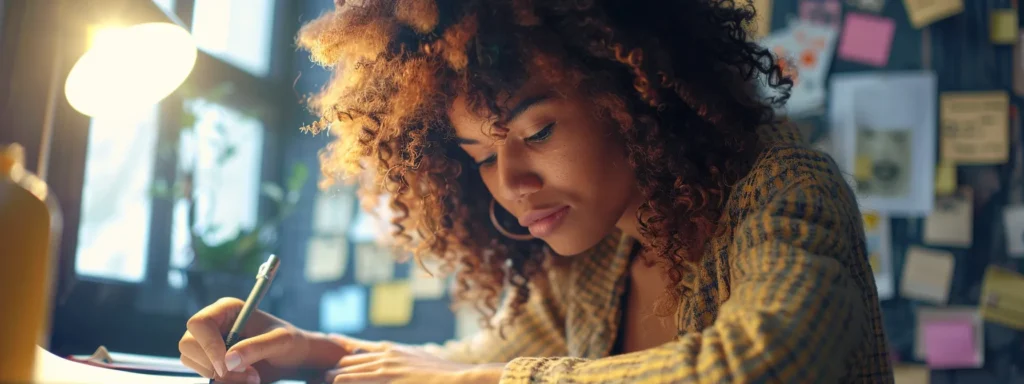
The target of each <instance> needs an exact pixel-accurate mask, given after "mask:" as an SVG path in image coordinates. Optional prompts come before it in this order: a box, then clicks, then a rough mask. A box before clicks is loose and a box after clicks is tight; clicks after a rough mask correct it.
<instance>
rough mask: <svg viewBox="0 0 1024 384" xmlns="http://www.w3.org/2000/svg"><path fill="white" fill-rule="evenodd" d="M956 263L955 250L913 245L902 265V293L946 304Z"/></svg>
mask: <svg viewBox="0 0 1024 384" xmlns="http://www.w3.org/2000/svg"><path fill="white" fill-rule="evenodd" d="M953 266H954V260H953V254H952V253H949V252H946V251H940V250H935V249H927V248H922V247H915V246H911V247H910V248H909V249H908V250H907V257H906V261H905V262H904V265H903V279H902V281H901V284H900V295H902V296H903V297H905V298H908V299H917V300H921V301H926V302H930V303H934V304H943V305H945V304H946V302H947V301H949V288H950V283H951V282H952V280H953Z"/></svg>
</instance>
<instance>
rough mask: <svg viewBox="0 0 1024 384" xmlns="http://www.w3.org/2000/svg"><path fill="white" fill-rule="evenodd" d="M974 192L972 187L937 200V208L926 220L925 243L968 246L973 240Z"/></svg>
mask: <svg viewBox="0 0 1024 384" xmlns="http://www.w3.org/2000/svg"><path fill="white" fill-rule="evenodd" d="M973 224H974V194H973V193H972V192H971V188H970V187H963V188H961V190H960V192H959V193H957V194H956V195H955V196H943V197H940V198H937V199H936V200H935V208H934V209H933V210H932V213H930V214H929V215H928V217H927V218H925V220H924V243H925V244H928V245H936V246H943V247H959V248H968V247H970V246H971V242H972V241H973V240H972V239H973V226H974V225H973Z"/></svg>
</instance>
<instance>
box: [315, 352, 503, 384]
mask: <svg viewBox="0 0 1024 384" xmlns="http://www.w3.org/2000/svg"><path fill="white" fill-rule="evenodd" d="M365 349H368V350H366V351H364V352H362V353H357V354H352V355H347V356H345V357H343V358H341V360H340V361H338V366H337V368H335V369H332V370H330V371H327V375H326V377H325V378H324V379H325V382H326V383H335V384H340V383H359V384H364V383H365V384H369V383H398V384H401V383H415V384H433V383H439V384H441V383H443V384H458V383H475V382H481V383H484V382H492V383H497V382H498V379H499V378H500V377H501V367H500V366H496V367H490V366H478V365H474V364H464V363H457V362H453V361H448V360H444V359H441V358H439V357H437V356H434V355H432V354H429V353H427V352H425V351H423V350H420V349H417V348H410V347H406V346H400V345H394V344H390V343H373V345H367V346H366V348H365Z"/></svg>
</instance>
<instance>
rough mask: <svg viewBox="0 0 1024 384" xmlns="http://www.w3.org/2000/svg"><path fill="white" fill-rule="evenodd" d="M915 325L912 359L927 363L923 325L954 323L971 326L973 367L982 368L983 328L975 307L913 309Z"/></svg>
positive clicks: (922, 307) (926, 344)
mask: <svg viewBox="0 0 1024 384" xmlns="http://www.w3.org/2000/svg"><path fill="white" fill-rule="evenodd" d="M915 312H916V315H917V316H916V317H917V323H916V324H915V326H914V332H915V334H914V358H916V359H917V360H921V361H927V356H928V343H927V341H928V338H927V337H926V335H925V329H926V328H925V325H927V324H931V323H941V322H954V323H966V324H970V325H971V329H972V331H973V332H974V337H973V339H974V345H973V347H972V350H973V351H974V356H973V359H972V361H973V362H974V364H975V366H978V367H980V366H982V365H984V362H985V353H984V351H985V327H984V322H983V321H982V319H981V314H980V313H979V312H978V308H977V307H969V306H953V307H925V306H918V307H917V308H916V309H915Z"/></svg>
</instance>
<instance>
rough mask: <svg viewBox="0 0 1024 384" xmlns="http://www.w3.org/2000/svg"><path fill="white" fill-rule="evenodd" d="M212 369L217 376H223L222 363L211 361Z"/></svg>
mask: <svg viewBox="0 0 1024 384" xmlns="http://www.w3.org/2000/svg"><path fill="white" fill-rule="evenodd" d="M213 370H214V371H217V377H224V374H225V372H224V367H223V364H217V363H213Z"/></svg>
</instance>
